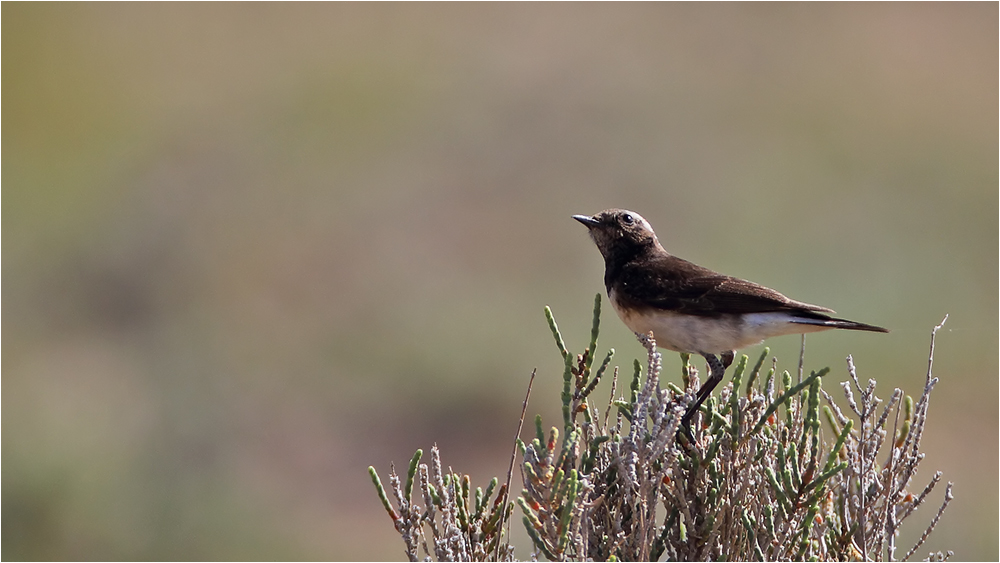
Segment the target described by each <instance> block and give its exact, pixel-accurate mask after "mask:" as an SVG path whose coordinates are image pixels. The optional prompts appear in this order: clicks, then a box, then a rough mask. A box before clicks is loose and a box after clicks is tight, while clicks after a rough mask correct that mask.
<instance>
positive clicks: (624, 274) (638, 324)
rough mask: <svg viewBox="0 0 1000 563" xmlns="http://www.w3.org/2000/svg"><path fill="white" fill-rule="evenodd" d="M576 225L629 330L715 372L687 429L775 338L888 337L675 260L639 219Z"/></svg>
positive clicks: (611, 216)
mask: <svg viewBox="0 0 1000 563" xmlns="http://www.w3.org/2000/svg"><path fill="white" fill-rule="evenodd" d="M573 218H574V219H576V220H577V221H579V222H581V223H583V224H584V225H586V226H587V229H588V230H589V231H590V236H591V238H593V240H594V243H595V244H597V248H598V249H599V250H600V251H601V254H602V255H603V256H604V264H605V271H604V285H605V287H606V289H607V291H608V297H609V298H610V299H611V304H612V306H613V307H614V309H615V312H617V313H618V316H619V317H620V318H621V319H622V321H623V322H624V323H625V325H626V326H628V327H629V328H630V329H631V330H632V331H634V332H636V333H639V334H646V333H649V332H652V333H653V337H654V338H655V339H656V342H657V345H658V346H660V347H663V348H667V349H670V350H676V351H680V352H689V353H697V354H701V355H703V356H705V358H706V359H707V360H708V362H709V365H710V366H711V367H712V376H711V378H710V379H709V380H708V381H706V382H705V384H704V386H702V389H701V390H700V391H699V393H698V400H697V401H696V403H695V405H694V406H693V407H692V409H691V410H689V411H688V413H687V414H686V415H685V417H684V422H685V424H687V423H688V422H689V421H690V417H691V416H692V415H693V414H694V412H695V411H696V409H697V408H698V406H699V405H700V404H701V402H702V401H704V399H705V397H707V396H708V394H710V393H711V391H712V389H713V388H714V387H715V386H716V385H717V384H718V383H719V381H721V380H722V376H723V373H724V372H725V368H726V367H728V365H729V363H730V362H732V358H733V356H734V355H735V351H736V350H737V349H739V348H743V347H745V346H749V345H752V344H756V343H759V342H761V341H763V340H764V339H766V338H770V337H772V336H779V335H782V334H801V333H806V332H815V331H820V330H829V329H835V328H837V329H848V330H865V331H871V332H889V331H888V330H886V329H884V328H882V327H878V326H874V325H869V324H864V323H859V322H855V321H849V320H847V319H839V318H836V317H831V316H829V315H828V314H827V313H833V312H834V311H833V310H832V309H828V308H826V307H820V306H818V305H811V304H809V303H803V302H801V301H795V300H794V299H789V298H787V297H785V296H784V295H782V294H781V293H778V292H777V291H775V290H773V289H769V288H767V287H764V286H762V285H759V284H756V283H753V282H750V281H746V280H741V279H739V278H734V277H731V276H726V275H723V274H719V273H717V272H713V271H712V270H709V269H708V268H703V267H701V266H698V265H697V264H693V263H691V262H688V261H687V260H684V259H681V258H678V257H676V256H673V255H671V254H670V253H668V252H667V251H666V250H664V248H663V246H662V245H661V244H660V241H659V240H657V238H656V233H654V232H653V229H652V227H650V226H649V223H648V222H646V220H645V219H643V218H642V217H641V216H640V215H639V214H638V213H635V212H632V211H627V210H624V209H608V210H606V211H602V212H600V213H598V214H596V215H594V216H586V215H574V216H573ZM717 355H718V356H721V358H722V361H720V360H719V358H718V357H716V356H717Z"/></svg>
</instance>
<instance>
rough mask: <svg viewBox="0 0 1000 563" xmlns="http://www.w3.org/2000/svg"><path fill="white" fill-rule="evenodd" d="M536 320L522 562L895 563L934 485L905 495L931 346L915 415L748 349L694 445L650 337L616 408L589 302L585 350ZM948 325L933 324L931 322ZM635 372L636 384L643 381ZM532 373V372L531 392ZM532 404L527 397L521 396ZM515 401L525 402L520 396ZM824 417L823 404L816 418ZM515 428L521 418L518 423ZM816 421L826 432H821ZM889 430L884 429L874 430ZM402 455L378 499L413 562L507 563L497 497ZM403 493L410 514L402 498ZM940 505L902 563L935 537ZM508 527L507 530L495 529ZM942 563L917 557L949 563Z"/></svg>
mask: <svg viewBox="0 0 1000 563" xmlns="http://www.w3.org/2000/svg"><path fill="white" fill-rule="evenodd" d="M545 313H546V318H547V319H548V322H549V326H550V328H551V330H552V334H553V336H554V338H555V340H556V345H557V346H558V348H559V351H560V353H561V354H562V357H563V359H564V371H563V382H564V386H563V392H562V413H563V416H562V418H563V420H562V425H561V430H560V428H555V427H553V428H551V429H550V430H549V431H548V432H547V433H546V432H545V431H544V427H543V425H542V421H541V417H540V416H539V417H536V418H535V437H534V438H533V439H531V440H530V441H529V442H527V443H525V442H522V441H521V440H520V439H518V440H517V449H516V451H517V453H518V455H519V456H520V459H521V476H522V483H523V490H522V491H521V494H520V496H518V497H517V499H516V504H517V505H518V506H519V508H520V510H521V512H522V513H523V517H522V522H523V524H524V526H525V529H526V530H527V532H528V535H529V536H530V537H531V540H532V543H533V549H534V552H533V557H537V555H538V554H542V555H544V556H545V557H546V558H548V559H549V560H553V561H555V560H598V561H609V560H627V561H647V560H658V559H660V558H663V557H665V558H666V559H669V560H709V559H711V560H719V559H726V560H758V561H759V560H804V559H817V560H857V559H889V560H894V559H896V558H898V557H899V555H900V552H899V550H898V549H897V546H896V539H897V537H898V531H899V527H900V525H901V524H902V523H903V521H904V520H906V519H907V518H908V517H910V516H911V515H912V514H913V513H914V511H916V509H917V508H918V507H919V506H921V505H922V504H923V503H924V502H925V501H926V499H927V497H928V495H929V494H930V493H931V491H932V490H933V489H934V487H935V485H937V483H938V482H939V481H940V479H941V473H940V472H938V473H936V474H935V475H934V477H933V478H932V479H931V481H930V483H929V484H927V486H926V487H924V488H923V489H922V490H921V491H920V492H919V493H917V494H914V492H912V491H911V490H910V486H911V482H912V480H913V476H914V473H915V472H916V469H917V466H918V464H919V463H920V462H921V460H923V458H924V454H922V453H920V451H919V446H920V438H921V435H922V434H923V430H924V426H925V424H926V421H927V407H928V401H929V399H930V393H931V390H932V389H933V388H934V385H935V384H936V383H937V378H935V377H933V375H932V369H931V368H932V366H933V357H934V336H935V334H936V332H937V330H938V329H940V328H941V326H942V325H943V324H944V321H942V323H941V325H939V326H937V327H935V328H934V330H933V331H932V333H931V348H930V356H929V360H928V369H927V378H926V381H925V386H924V390H923V393H922V394H921V395H920V398H919V399H918V400H917V401H916V402H914V401H913V399H912V398H911V397H909V396H907V397H905V398H904V396H903V392H902V391H900V390H899V389H895V390H894V391H893V392H892V394H891V395H890V396H889V399H888V400H882V399H880V398H879V397H877V396H876V395H875V380H873V379H872V380H869V381H868V384H867V385H865V386H862V384H861V381H860V380H859V378H858V375H857V370H856V368H855V366H854V362H853V359H852V358H851V357H850V356H848V358H847V374H848V380H847V381H845V382H844V383H842V388H843V392H844V395H845V399H846V403H847V405H848V407H849V409H848V410H846V412H845V410H842V409H840V408H839V407H838V406H837V404H836V403H835V402H834V401H833V398H832V397H831V396H830V395H829V394H827V392H826V391H825V390H823V389H822V380H823V378H824V376H826V375H827V374H828V373H829V371H830V370H829V368H824V369H822V370H819V371H817V372H811V373H810V374H809V375H808V376H806V377H804V378H803V371H802V366H801V364H800V366H799V370H798V376H797V377H796V378H795V379H794V381H793V377H792V375H791V374H790V373H789V372H788V371H782V372H780V373H779V372H778V370H777V362H776V360H775V359H773V358H772V359H771V362H770V365H769V366H766V365H765V364H766V363H767V359H768V354H769V350H768V349H767V348H765V349H764V351H763V353H762V354H761V355H760V357H759V358H757V360H756V362H754V364H753V366H752V367H751V366H750V364H749V359H748V357H747V356H742V357H741V358H740V361H739V362H738V363H737V364H736V366H735V369H733V372H732V379H731V380H730V382H729V384H728V385H726V386H725V387H724V388H723V389H722V390H721V392H720V393H719V394H718V396H717V397H715V396H713V397H711V398H709V400H707V401H706V402H705V404H704V405H702V407H701V409H700V412H699V414H697V415H695V417H694V419H693V420H692V425H691V426H692V428H691V430H692V433H693V437H694V442H693V443H692V442H689V441H688V440H687V438H686V437H685V436H684V435H683V433H679V432H678V430H679V424H680V419H681V417H682V416H683V414H684V412H685V409H686V407H687V405H688V404H690V403H691V402H692V401H693V399H694V396H695V394H696V392H697V390H698V388H699V386H700V383H699V378H698V375H699V374H698V370H697V369H696V368H695V367H694V366H693V365H691V364H690V362H689V357H688V356H687V355H686V354H681V360H682V362H681V377H682V381H683V385H684V389H681V388H680V387H678V386H676V385H674V384H672V383H670V382H662V381H661V379H660V376H661V369H662V366H661V361H662V355H661V353H660V352H658V351H657V349H656V343H655V341H654V340H653V339H652V338H651V337H650V336H648V335H637V336H638V338H639V341H640V342H641V343H642V344H643V346H644V347H645V348H646V351H647V357H646V359H645V370H644V369H643V364H642V363H640V362H639V361H638V360H636V361H635V362H634V363H633V366H632V367H633V370H632V374H631V378H630V379H629V386H628V397H627V398H625V397H619V398H616V393H617V392H618V387H619V383H620V377H619V375H620V374H619V369H618V368H617V367H615V368H613V369H611V370H610V373H609V366H610V364H611V361H612V359H613V357H614V350H613V349H612V350H609V351H608V352H607V354H606V355H605V356H604V358H603V361H602V362H601V363H600V365H599V366H598V367H596V369H595V367H594V360H595V358H596V357H597V354H596V350H597V341H598V336H599V332H600V313H601V297H600V295H599V294H598V296H597V298H596V299H595V301H594V317H593V325H592V331H591V341H590V345H589V346H588V347H587V348H586V349H585V350H584V351H583V353H581V354H573V353H571V352H570V351H569V350H568V349H567V347H566V345H565V344H564V341H563V338H562V335H561V333H560V331H559V329H558V326H557V325H556V322H555V319H554V317H553V316H552V313H551V311H550V310H549V309H548V308H547V307H546V309H545ZM946 319H947V317H946ZM643 371H645V375H644V374H643ZM533 376H534V374H532V377H533ZM607 379H611V393H610V397H611V399H610V400H609V402H608V403H607V406H606V407H605V408H604V409H603V413H602V412H601V409H599V408H598V407H597V404H596V400H595V399H594V397H593V394H594V391H595V390H596V388H597V386H598V384H599V383H600V382H601V381H602V380H607ZM529 393H530V385H529ZM525 404H527V398H526V399H525ZM821 405H822V406H821ZM522 422H523V413H522ZM824 423H825V424H824ZM890 424H891V427H890ZM421 456H422V452H421V451H420V450H418V451H417V453H416V455H414V456H413V459H412V460H411V462H410V465H409V469H408V471H407V475H406V482H405V485H402V484H401V482H400V478H399V477H398V476H397V475H396V473H395V470H394V469H393V470H392V471H391V472H390V475H389V480H390V489H391V490H392V492H393V495H394V497H395V500H396V506H397V508H393V507H392V504H391V503H390V502H389V499H388V497H387V495H386V492H385V489H384V488H383V486H382V484H381V482H380V479H379V477H378V474H377V472H376V471H375V469H374V468H372V467H369V473H370V474H371V477H372V480H373V482H374V483H375V487H376V489H377V491H378V494H379V496H380V498H381V500H382V503H383V505H384V506H385V509H386V511H387V512H388V513H389V516H390V518H392V521H393V524H394V525H395V527H396V530H397V531H398V532H399V533H400V534H401V536H402V538H403V541H404V544H405V545H406V554H407V556H408V557H409V559H410V560H411V561H416V560H418V559H419V558H420V555H421V552H422V553H423V555H424V556H426V557H428V558H430V557H431V554H433V557H435V558H437V559H438V560H440V561H456V560H475V561H485V560H512V558H513V547H512V546H511V545H510V544H509V542H508V541H507V538H508V537H509V536H508V534H506V533H505V532H504V530H503V525H504V523H505V522H509V516H510V513H511V510H512V507H513V504H514V503H512V502H509V500H508V498H507V497H508V494H507V492H508V488H509V482H510V473H508V479H507V482H508V484H504V485H501V486H500V487H499V488H498V487H497V484H498V480H497V479H495V478H494V479H493V481H492V482H491V483H490V484H489V486H488V487H487V488H486V491H485V492H484V491H482V489H480V488H477V489H476V490H475V491H474V492H473V491H472V490H471V483H470V479H469V477H468V476H467V475H462V474H458V473H451V472H449V473H443V472H442V469H441V461H440V454H439V452H438V450H437V447H434V448H433V449H432V450H431V465H430V467H428V466H427V465H426V464H421V463H420V459H421ZM414 485H416V488H417V490H418V491H419V492H420V495H419V500H420V501H421V502H420V503H418V502H415V501H414V499H413V489H414ZM951 498H952V495H951V483H948V485H947V487H946V490H945V494H944V501H943V503H942V504H941V506H940V508H939V509H938V511H937V513H936V515H935V516H934V517H933V519H932V520H931V522H930V524H929V525H928V526H927V528H926V530H925V532H924V533H923V535H922V536H921V537H920V539H919V540H918V541H917V543H916V545H914V546H913V547H912V548H910V549H909V550H908V551H906V552H905V553H903V556H902V560H906V559H909V558H910V557H911V556H913V555H914V553H915V552H916V551H917V550H918V549H919V548H920V546H921V545H922V544H923V543H924V541H925V540H926V539H927V537H928V535H929V534H930V533H931V532H932V531H933V529H934V527H935V526H936V525H937V522H938V520H939V519H940V517H941V515H942V513H943V512H944V510H945V508H946V507H947V506H948V503H949V501H950V500H951ZM508 526H509V524H508ZM950 555H951V552H948V553H937V554H931V555H930V557H931V558H934V559H947V558H948V557H949V556H950Z"/></svg>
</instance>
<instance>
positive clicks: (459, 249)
mask: <svg viewBox="0 0 1000 563" xmlns="http://www.w3.org/2000/svg"><path fill="white" fill-rule="evenodd" d="M2 16H3V17H2V26H3V28H2V31H3V33H2V47H3V49H2V57H3V60H2V63H3V102H4V103H3V106H2V118H3V119H2V121H3V141H4V142H3V155H2V156H3V169H2V181H3V188H4V189H3V196H4V198H3V203H4V204H6V205H4V206H3V211H2V219H3V221H4V224H3V231H2V234H3V235H4V237H3V246H2V250H3V272H4V277H3V284H2V292H3V302H4V305H5V308H4V312H3V316H2V322H3V333H4V338H3V345H4V346H3V348H4V352H5V354H4V356H3V366H2V367H3V374H4V377H3V391H4V393H3V404H2V406H3V493H4V495H3V553H2V555H3V557H4V559H385V558H401V557H402V556H403V550H402V545H401V544H399V540H398V538H397V537H396V534H395V532H394V531H393V530H392V527H391V524H390V523H389V521H388V519H387V518H386V516H385V513H384V511H383V509H382V507H381V506H380V505H379V503H378V501H377V499H376V498H375V497H374V496H373V495H372V492H371V484H370V482H369V480H368V475H367V472H366V468H367V466H368V465H374V466H375V467H377V468H379V469H380V470H383V468H385V467H387V466H388V464H389V462H390V460H395V461H396V462H397V464H402V463H405V461H406V459H407V458H408V457H409V455H410V453H412V452H413V451H414V449H416V448H418V447H421V448H429V447H430V446H431V445H432V444H433V442H437V443H438V444H439V445H440V446H441V449H442V451H443V452H445V460H444V461H445V463H446V464H449V463H450V464H454V465H455V466H456V467H461V468H462V470H463V471H467V472H469V473H470V474H471V475H472V477H473V479H474V480H475V481H484V482H485V480H487V479H488V478H489V477H491V476H493V475H496V474H499V473H501V472H502V470H503V469H504V468H505V467H506V464H507V462H508V459H509V457H508V456H509V452H510V442H511V439H512V433H513V431H514V429H515V428H516V421H517V415H518V414H519V412H520V410H519V409H520V401H521V398H522V397H523V392H524V387H525V385H526V383H527V378H528V374H529V373H530V370H531V368H532V367H534V366H536V365H537V366H538V367H539V374H540V377H539V380H538V381H536V385H535V391H534V397H535V399H533V401H534V402H533V404H532V405H530V406H529V413H532V412H537V410H533V409H538V410H542V411H543V412H542V414H543V416H545V417H546V418H547V419H553V418H556V417H557V416H558V411H557V410H555V408H552V409H551V410H545V409H549V408H550V407H547V406H542V405H546V404H547V405H555V406H556V408H557V405H558V401H555V400H552V398H553V397H556V396H557V395H558V388H559V385H560V381H559V374H561V366H560V362H559V361H558V358H555V357H553V354H552V353H551V349H550V347H551V342H550V340H549V338H550V335H549V334H548V329H547V327H546V326H545V321H544V319H543V318H542V316H541V310H542V306H543V305H546V304H547V305H550V306H552V308H553V309H554V310H555V311H556V312H557V314H559V315H560V319H561V320H562V322H563V324H564V325H565V326H566V327H576V326H579V327H586V326H588V320H587V319H588V318H589V314H590V311H589V303H590V300H591V298H592V296H593V294H594V292H595V291H598V290H600V289H601V288H602V281H601V280H602V272H603V264H602V263H601V259H600V256H599V255H598V253H597V251H596V250H595V249H594V248H593V245H592V244H591V243H590V241H589V240H587V237H586V233H585V232H583V230H582V229H581V228H580V226H579V225H577V224H575V223H574V222H573V221H572V220H571V219H570V218H569V216H570V215H571V214H574V213H593V212H596V211H598V210H600V209H604V208H607V207H612V206H617V207H626V208H630V209H634V210H636V211H639V212H640V213H642V214H643V216H644V217H646V218H647V219H648V220H649V221H650V222H651V223H652V224H653V226H654V227H655V228H656V230H657V234H658V235H659V238H660V240H661V241H662V242H663V244H664V246H665V247H666V248H667V249H668V250H670V251H672V252H674V253H676V254H678V255H680V256H682V257H685V258H688V259H690V260H693V261H695V262H698V263H701V264H703V265H705V266H708V267H710V268H713V269H716V270H720V271H723V272H725V273H729V274H732V275H737V276H740V277H745V278H748V279H751V280H754V281H757V282H759V283H763V284H765V285H768V286H771V287H775V288H778V289H779V290H781V291H782V292H784V293H786V294H788V295H789V296H791V297H793V298H796V299H801V300H804V301H808V302H814V303H820V304H823V305H827V306H831V307H833V308H835V309H837V310H838V312H839V313H840V314H842V315H843V316H845V317H847V318H852V319H857V320H859V321H864V322H870V323H874V324H879V325H882V326H887V327H889V328H891V329H893V332H892V333H891V334H889V335H884V336H882V335H867V334H863V335H858V334H852V333H845V334H833V333H829V334H822V335H814V336H810V337H809V347H808V353H807V362H808V364H809V366H810V367H813V368H816V369H818V368H819V367H822V366H825V365H829V366H831V367H832V368H833V372H832V375H833V376H834V377H837V376H838V374H844V373H846V372H845V371H844V357H845V356H846V355H847V354H848V353H851V354H853V355H854V358H855V361H856V363H857V365H858V369H859V373H860V375H861V377H862V378H868V377H875V378H877V379H878V381H879V385H880V389H886V388H887V387H889V388H891V386H900V387H902V388H903V389H904V390H906V391H907V392H909V393H911V394H913V393H917V392H919V388H920V386H921V385H922V381H923V374H924V372H925V370H926V350H927V342H928V338H929V331H930V329H931V327H932V326H933V325H934V324H936V323H938V322H939V321H940V320H941V318H942V317H943V316H944V314H945V313H950V314H951V317H950V318H949V321H948V325H947V326H946V328H945V329H944V330H942V332H941V333H940V334H939V335H938V349H937V356H936V361H935V374H936V375H938V376H939V377H940V378H941V383H940V384H939V385H938V387H937V389H936V391H935V396H934V398H933V400H932V402H931V406H930V424H929V427H928V432H927V434H926V435H925V439H924V447H925V448H926V451H927V452H928V459H927V461H925V462H924V464H923V467H924V468H925V470H926V471H928V472H929V471H932V470H934V469H941V470H943V471H944V472H945V479H948V480H952V481H954V482H955V483H956V486H955V496H956V498H955V501H954V502H953V503H952V505H951V507H950V509H949V511H948V513H947V515H946V517H945V518H944V520H943V521H942V523H941V525H940V526H939V528H938V531H937V532H936V534H935V535H934V536H933V537H932V538H931V540H930V542H928V545H927V546H926V548H927V550H939V549H949V548H950V549H954V550H955V551H956V556H957V557H958V558H960V559H985V560H992V559H995V558H996V557H997V556H998V551H997V528H998V522H997V507H996V506H995V504H994V503H995V502H996V498H997V492H998V491H997V481H996V479H995V476H996V474H997V469H998V467H997V459H998V455H997V454H998V451H997V443H998V436H997V424H996V423H997V420H998V408H997V402H996V397H997V394H998V380H997V373H998V364H997V361H998V360H997V358H998V354H997V352H998V345H997V343H998V331H997V326H998V318H997V311H998V302H997V295H998V291H997V289H998V286H997V279H998V278H997V272H998V267H997V266H998V264H997V256H998V244H997V240H998V239H997V238H994V237H995V236H997V230H998V229H997V227H998V220H997V211H996V210H997V208H998V188H997V186H998V174H997V172H998V157H997V155H998V142H997V129H996V124H997V122H998V110H997V99H998V88H997V84H998V70H997V69H998V56H997V44H998V32H997V29H998V7H997V5H996V4H991V3H981V4H966V3H962V4H957V3H956V4H835V5H831V4H808V5H803V4H781V5H773V4H739V5H732V4H698V5H688V4H668V5H645V4H643V5H572V4H570V5H564V4H560V5H538V4H528V5H520V4H519V5H489V4H487V5H462V4H459V5H453V4H447V5H441V4H406V5H399V4H332V5H315V4H308V5H301V4H293V5H284V4H282V5H276V4H249V5H248V4H194V5H188V4H185V5H174V4H142V5H135V4H62V3H59V4H22V3H4V4H3V6H2ZM581 330H582V329H581ZM574 337H575V338H578V339H579V341H580V342H583V341H584V340H585V339H586V338H587V334H586V333H584V332H581V333H580V334H578V335H572V334H567V338H574ZM602 338H603V343H604V345H606V346H610V347H615V348H616V349H617V350H618V351H619V356H620V357H621V358H630V357H641V356H642V354H643V352H642V350H641V348H640V347H639V346H638V344H636V343H635V341H634V339H633V337H632V335H631V334H629V333H628V332H627V331H626V329H625V328H624V327H623V326H620V324H618V323H614V322H608V323H607V326H606V329H605V331H604V333H603V335H602ZM769 345H770V346H771V349H772V351H774V353H775V354H777V355H778V357H779V358H782V359H783V360H782V361H783V363H793V362H794V359H796V358H797V357H798V345H799V342H798V340H797V339H795V338H792V337H785V338H778V339H774V340H773V341H771V342H769ZM748 353H749V354H750V355H751V356H753V355H754V354H757V353H759V352H757V351H752V350H751V351H748ZM623 361H625V360H623ZM665 362H666V365H671V363H670V358H669V354H668V355H667V357H665ZM456 416H457V417H459V418H460V419H461V420H463V422H464V423H463V425H462V426H461V427H458V428H456V427H454V426H453V425H452V424H451V423H450V422H449V421H451V420H453V419H455V417H456ZM918 480H924V481H925V480H926V478H925V477H918ZM929 517H930V515H927V518H929ZM515 543H518V544H525V543H526V542H524V541H518V542H515ZM904 543H905V542H904ZM520 556H521V557H526V556H527V553H524V554H520Z"/></svg>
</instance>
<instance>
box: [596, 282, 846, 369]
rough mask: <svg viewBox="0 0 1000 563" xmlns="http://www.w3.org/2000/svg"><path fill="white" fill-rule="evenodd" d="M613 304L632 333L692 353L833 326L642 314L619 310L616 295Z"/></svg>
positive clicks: (763, 316)
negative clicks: (646, 336) (647, 336)
mask: <svg viewBox="0 0 1000 563" xmlns="http://www.w3.org/2000/svg"><path fill="white" fill-rule="evenodd" d="M610 297H611V304H612V305H613V306H614V308H615V312H617V313H618V316H619V317H620V318H621V320H622V322H624V323H625V326H627V327H628V328H629V329H630V330H632V331H633V332H638V333H640V334H646V333H648V332H652V333H653V338H655V339H656V344H657V346H659V347H661V348H666V349H668V350H675V351H677V352H689V353H692V354H706V353H707V354H720V353H722V352H726V351H729V350H739V349H740V348H745V347H747V346H752V345H754V344H759V343H760V342H763V341H764V339H766V338H770V337H772V336H780V335H783V334H801V333H804V332H816V331H819V330H828V329H829V328H830V327H824V326H815V325H804V324H797V323H792V322H789V321H790V320H791V319H792V318H794V317H793V316H792V315H790V314H788V313H748V314H745V315H720V316H714V317H708V316H696V315H683V314H678V313H674V312H670V311H659V310H655V309H650V310H647V311H643V312H639V311H633V310H627V309H624V308H622V307H619V305H618V302H617V300H616V299H615V298H614V294H613V293H612V295H611V296H610Z"/></svg>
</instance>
